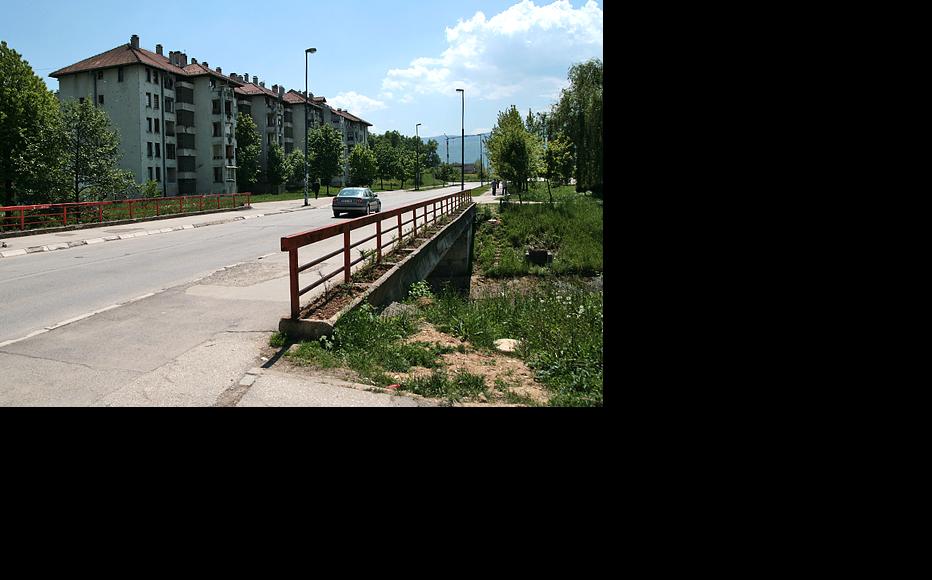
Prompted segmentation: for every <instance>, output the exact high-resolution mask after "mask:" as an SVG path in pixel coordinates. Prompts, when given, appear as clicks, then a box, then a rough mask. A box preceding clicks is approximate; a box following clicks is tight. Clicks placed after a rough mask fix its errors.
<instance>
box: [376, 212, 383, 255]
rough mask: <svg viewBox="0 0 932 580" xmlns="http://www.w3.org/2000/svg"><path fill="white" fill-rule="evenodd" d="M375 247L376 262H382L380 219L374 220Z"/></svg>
mask: <svg viewBox="0 0 932 580" xmlns="http://www.w3.org/2000/svg"><path fill="white" fill-rule="evenodd" d="M375 248H376V252H377V253H378V257H377V259H376V262H377V263H379V264H381V263H382V221H381V220H379V221H377V222H375Z"/></svg>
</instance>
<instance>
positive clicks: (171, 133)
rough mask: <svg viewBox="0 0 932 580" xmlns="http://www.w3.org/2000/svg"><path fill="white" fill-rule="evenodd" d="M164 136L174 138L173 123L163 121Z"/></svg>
mask: <svg viewBox="0 0 932 580" xmlns="http://www.w3.org/2000/svg"><path fill="white" fill-rule="evenodd" d="M165 135H166V136H168V137H174V136H175V122H174V121H165Z"/></svg>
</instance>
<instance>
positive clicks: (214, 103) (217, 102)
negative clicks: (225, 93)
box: [213, 99, 220, 115]
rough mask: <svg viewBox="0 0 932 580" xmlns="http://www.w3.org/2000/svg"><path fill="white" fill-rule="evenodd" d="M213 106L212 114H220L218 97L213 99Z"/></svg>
mask: <svg viewBox="0 0 932 580" xmlns="http://www.w3.org/2000/svg"><path fill="white" fill-rule="evenodd" d="M213 106H214V108H213V113H214V115H219V114H220V99H214V101H213Z"/></svg>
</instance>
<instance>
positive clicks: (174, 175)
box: [167, 167, 178, 183]
mask: <svg viewBox="0 0 932 580" xmlns="http://www.w3.org/2000/svg"><path fill="white" fill-rule="evenodd" d="M167 173H168V183H175V182H176V181H177V180H178V170H177V169H175V168H174V167H169V168H168V170H167Z"/></svg>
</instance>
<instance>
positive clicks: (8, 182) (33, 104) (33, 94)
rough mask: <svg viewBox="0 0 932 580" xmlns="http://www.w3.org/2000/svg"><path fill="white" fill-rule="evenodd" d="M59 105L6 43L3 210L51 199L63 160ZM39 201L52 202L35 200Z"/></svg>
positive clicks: (0, 50)
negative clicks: (59, 147)
mask: <svg viewBox="0 0 932 580" xmlns="http://www.w3.org/2000/svg"><path fill="white" fill-rule="evenodd" d="M59 122H60V112H59V105H58V99H56V98H55V95H54V94H53V93H52V92H51V91H49V90H48V88H47V87H46V86H45V82H43V81H42V79H41V78H39V77H38V76H36V75H35V73H34V72H33V70H32V67H31V66H29V63H28V62H26V61H25V60H23V58H22V56H21V55H20V54H19V53H18V52H16V51H15V50H13V49H12V48H10V47H9V46H7V43H6V42H5V41H4V42H0V205H12V203H13V202H14V201H20V202H28V201H30V200H32V199H31V198H34V196H35V195H36V194H40V195H48V194H49V193H50V191H49V187H51V186H53V185H54V184H53V183H50V182H49V178H52V179H53V180H54V176H55V175H57V174H58V166H59V163H60V156H59V155H58V154H57V151H56V150H51V151H50V150H49V149H48V147H46V146H43V145H44V144H46V143H51V144H54V143H55V139H54V137H55V136H56V135H57V132H58V129H59ZM35 201H47V200H44V199H35Z"/></svg>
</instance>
